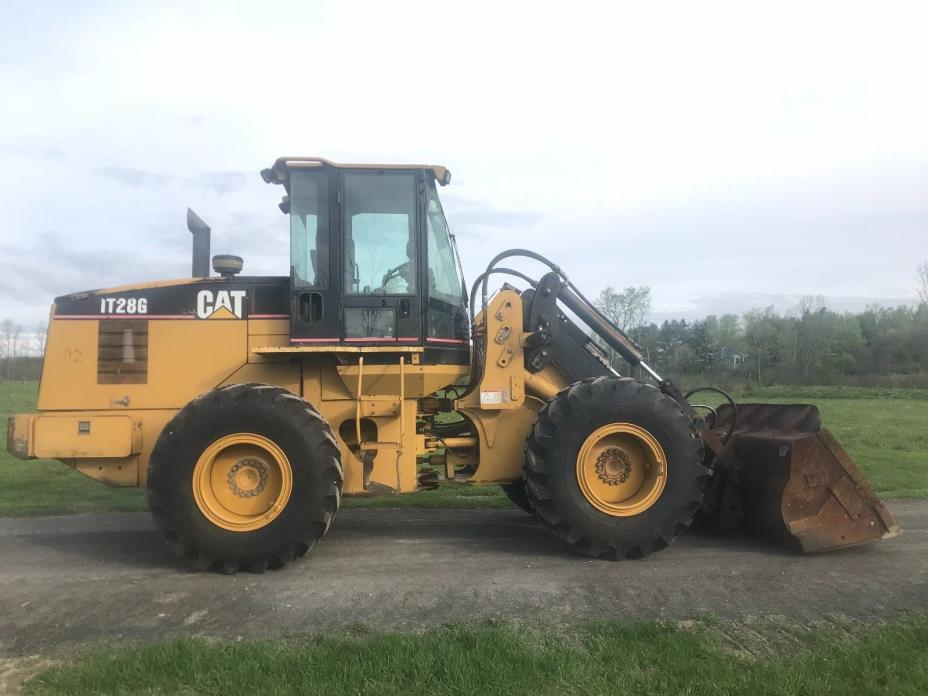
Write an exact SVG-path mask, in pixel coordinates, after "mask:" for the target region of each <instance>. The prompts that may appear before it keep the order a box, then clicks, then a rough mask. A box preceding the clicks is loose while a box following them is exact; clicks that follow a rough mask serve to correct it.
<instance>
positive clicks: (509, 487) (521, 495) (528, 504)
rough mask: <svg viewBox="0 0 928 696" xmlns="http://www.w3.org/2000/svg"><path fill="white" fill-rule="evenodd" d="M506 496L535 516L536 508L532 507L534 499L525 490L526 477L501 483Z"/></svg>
mask: <svg viewBox="0 0 928 696" xmlns="http://www.w3.org/2000/svg"><path fill="white" fill-rule="evenodd" d="M500 488H502V489H503V492H504V493H505V494H506V497H508V498H509V500H511V501H512V502H513V503H514V504H515V505H516V507H518V508H520V509H522V510H524V511H525V512H527V513H528V514H529V515H532V516H533V517H534V516H535V508H533V507H532V501H531V500H529V498H528V492H527V491H526V490H525V479H524V478H522V477H521V476H520V477H519V478H517V479H516V480H515V481H512V482H510V483H503V484H501V485H500Z"/></svg>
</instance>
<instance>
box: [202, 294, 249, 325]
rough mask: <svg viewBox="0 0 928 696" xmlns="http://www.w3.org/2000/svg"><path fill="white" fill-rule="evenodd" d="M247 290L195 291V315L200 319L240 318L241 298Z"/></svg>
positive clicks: (243, 297)
mask: <svg viewBox="0 0 928 696" xmlns="http://www.w3.org/2000/svg"><path fill="white" fill-rule="evenodd" d="M247 294H248V291H247V290H217V291H215V292H213V291H212V290H200V292H198V293H197V317H199V318H200V319H241V318H242V300H244V299H245V296H246V295H247Z"/></svg>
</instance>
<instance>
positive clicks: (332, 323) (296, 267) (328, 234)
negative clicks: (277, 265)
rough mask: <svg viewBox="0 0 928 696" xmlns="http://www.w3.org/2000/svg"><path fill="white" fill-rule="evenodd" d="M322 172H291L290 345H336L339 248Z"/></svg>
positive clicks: (330, 190)
mask: <svg viewBox="0 0 928 696" xmlns="http://www.w3.org/2000/svg"><path fill="white" fill-rule="evenodd" d="M337 183H338V179H337V177H336V176H335V175H334V173H333V172H332V171H331V170H329V169H326V168H322V167H315V168H307V169H296V170H294V171H292V172H291V173H290V188H289V205H290V210H289V212H290V342H291V343H293V344H295V345H328V344H333V345H334V344H338V342H339V341H340V339H341V325H340V321H339V312H338V309H339V308H338V300H339V284H338V279H339V271H340V268H341V264H340V263H339V243H338V218H337V215H336V214H335V210H336V206H335V192H336V186H337Z"/></svg>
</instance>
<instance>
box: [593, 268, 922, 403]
mask: <svg viewBox="0 0 928 696" xmlns="http://www.w3.org/2000/svg"><path fill="white" fill-rule="evenodd" d="M922 268H923V269H924V272H925V276H924V277H925V285H924V288H923V290H924V294H922V289H920V292H919V294H920V297H919V299H920V300H921V301H920V302H919V304H917V305H913V306H905V305H904V306H899V307H892V308H890V307H879V306H871V307H868V308H867V309H866V310H864V311H863V312H856V313H855V312H836V311H834V310H831V309H829V308H828V307H827V306H826V304H825V300H824V298H822V297H811V296H809V297H803V298H802V299H801V301H800V302H799V304H798V305H797V306H796V307H795V308H794V309H793V310H792V311H790V312H788V313H786V314H781V313H778V312H777V311H775V310H774V308H773V307H766V308H760V309H754V310H752V311H750V312H747V313H746V314H744V315H741V316H737V315H734V314H723V315H721V316H709V317H706V318H705V319H702V320H697V321H686V320H684V319H680V320H670V321H664V322H662V323H660V324H656V323H654V322H647V321H645V317H646V316H647V315H648V314H649V311H650V290H649V288H646V287H639V288H626V289H625V290H624V291H621V292H618V291H616V290H615V289H613V288H606V289H605V290H603V291H602V292H601V293H600V294H599V297H598V298H597V301H596V305H597V307H598V308H599V309H600V311H602V312H603V313H604V314H605V315H606V316H607V317H609V318H610V319H611V320H612V321H613V322H614V323H616V324H617V325H618V326H619V327H620V328H622V329H623V330H625V331H626V332H627V333H628V334H629V335H630V336H631V337H632V338H633V339H634V340H635V341H636V342H637V343H638V344H639V345H640V346H641V348H642V350H643V352H644V355H645V359H646V360H647V361H648V363H649V364H650V365H652V366H653V367H654V368H655V369H656V370H657V371H658V372H660V373H663V374H668V375H674V376H675V377H677V378H678V379H681V380H682V381H684V382H686V383H692V382H694V381H700V379H697V378H712V379H714V380H715V381H721V382H722V383H726V384H752V383H754V384H857V385H862V386H868V385H888V386H898V387H903V386H911V387H928V266H924V267H922ZM604 348H605V349H606V353H607V355H608V356H609V359H610V361H611V362H612V365H613V367H614V368H615V369H617V370H618V371H619V372H622V373H626V374H627V373H629V372H630V368H629V366H628V365H626V364H625V363H624V361H623V360H622V359H621V357H620V356H618V355H616V354H615V353H614V352H613V351H611V350H609V349H608V348H606V347H605V346H604Z"/></svg>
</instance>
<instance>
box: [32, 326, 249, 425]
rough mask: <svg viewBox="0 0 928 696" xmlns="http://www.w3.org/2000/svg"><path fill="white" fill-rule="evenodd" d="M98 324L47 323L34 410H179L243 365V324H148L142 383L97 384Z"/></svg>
mask: <svg viewBox="0 0 928 696" xmlns="http://www.w3.org/2000/svg"><path fill="white" fill-rule="evenodd" d="M98 323H99V322H98V321H87V320H79V321H74V320H67V319H53V320H52V321H51V323H50V325H49V328H48V343H47V344H46V348H45V362H44V364H43V367H42V382H41V384H40V386H39V401H38V407H39V410H41V411H57V410H72V409H82V410H83V409H89V410H97V409H110V408H117V409H123V410H127V409H150V408H175V409H179V408H182V407H183V406H184V405H185V404H187V403H188V402H189V401H190V400H191V399H193V398H195V397H197V396H199V395H200V394H202V393H204V392H206V391H208V390H210V389H212V388H214V387H216V386H217V385H219V384H222V383H223V381H225V380H226V379H227V378H228V377H229V376H230V375H232V374H233V373H234V372H235V371H236V370H238V369H239V368H240V367H241V366H242V365H244V364H245V363H246V362H247V360H248V349H247V339H246V331H247V328H246V324H247V322H245V321H223V320H215V321H193V320H184V321H182V320H174V321H170V320H168V321H149V322H148V355H149V358H148V379H147V383H145V384H98V383H97V331H98V328H97V325H98ZM127 399H128V401H126V400H127Z"/></svg>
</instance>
